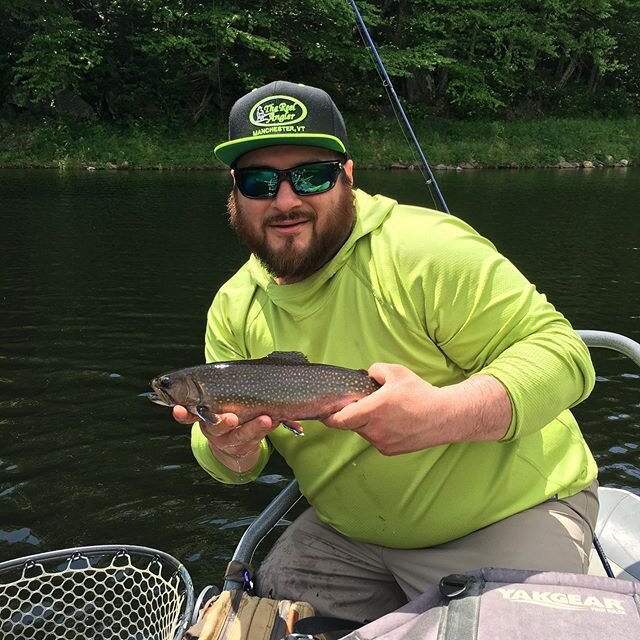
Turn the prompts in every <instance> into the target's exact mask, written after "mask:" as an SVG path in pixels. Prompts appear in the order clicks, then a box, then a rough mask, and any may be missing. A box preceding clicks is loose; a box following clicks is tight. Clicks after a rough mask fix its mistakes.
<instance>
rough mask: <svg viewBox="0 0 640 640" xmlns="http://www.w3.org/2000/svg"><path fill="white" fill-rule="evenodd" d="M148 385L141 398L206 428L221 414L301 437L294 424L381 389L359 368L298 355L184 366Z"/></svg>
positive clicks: (275, 354) (317, 417) (290, 353)
mask: <svg viewBox="0 0 640 640" xmlns="http://www.w3.org/2000/svg"><path fill="white" fill-rule="evenodd" d="M150 384H151V388H152V389H153V391H150V392H147V393H143V394H141V395H142V396H145V397H147V398H149V400H151V401H152V402H155V403H156V404H160V405H163V406H167V407H173V406H175V405H182V406H184V407H186V408H187V409H188V410H189V411H190V412H191V413H193V414H194V415H196V416H198V417H199V418H200V419H201V420H203V421H204V422H207V423H209V424H215V423H216V422H217V421H218V420H217V414H220V413H235V414H236V415H237V416H238V418H239V420H240V422H241V423H243V422H247V421H248V420H251V419H253V418H256V417H257V416H261V415H267V416H270V417H271V419H272V420H273V421H274V422H278V423H280V424H282V425H283V426H284V427H285V428H286V429H288V430H289V431H291V432H292V433H295V434H296V435H304V429H303V427H302V425H301V424H299V423H298V420H322V419H323V418H326V417H327V416H329V415H331V414H332V413H335V412H336V411H339V410H340V409H342V408H343V407H345V406H346V405H348V404H350V403H351V402H356V401H357V400H360V399H361V398H364V397H365V396H367V395H369V394H371V393H373V392H374V391H376V390H377V389H379V388H380V384H378V382H376V380H374V379H373V378H371V377H370V376H369V375H368V374H367V372H366V371H365V370H364V369H348V368H345V367H338V366H335V365H329V364H317V363H310V362H309V360H308V359H307V357H306V356H305V355H304V354H303V353H301V352H299V351H274V352H272V353H270V354H269V355H268V356H265V357H264V358H257V359H254V360H230V361H227V362H211V363H209V364H202V365H198V366H195V367H188V368H185V369H179V370H177V371H173V372H169V373H164V374H162V375H159V376H157V377H156V378H154V379H153V380H151V383H150Z"/></svg>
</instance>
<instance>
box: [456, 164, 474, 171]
mask: <svg viewBox="0 0 640 640" xmlns="http://www.w3.org/2000/svg"><path fill="white" fill-rule="evenodd" d="M458 167H459V168H460V169H463V170H465V171H468V170H469V169H477V168H478V167H477V165H475V164H473V163H471V162H460V163H459V164H458Z"/></svg>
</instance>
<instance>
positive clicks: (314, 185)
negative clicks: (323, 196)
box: [291, 162, 341, 195]
mask: <svg viewBox="0 0 640 640" xmlns="http://www.w3.org/2000/svg"><path fill="white" fill-rule="evenodd" d="M340 168H341V165H340V163H339V162H318V163H317V164H307V165H304V166H301V167H297V168H295V169H292V170H291V184H292V185H293V188H294V190H295V192H296V193H298V194H302V195H311V194H313V193H322V192H324V191H328V190H329V189H331V187H333V185H334V184H335V182H336V177H337V176H338V172H339V171H340Z"/></svg>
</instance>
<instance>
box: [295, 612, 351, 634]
mask: <svg viewBox="0 0 640 640" xmlns="http://www.w3.org/2000/svg"><path fill="white" fill-rule="evenodd" d="M362 624H363V623H362V622H356V621H355V620H345V619H344V618H332V617H330V616H308V617H306V618H300V620H298V621H297V622H296V623H295V625H293V631H294V633H299V634H301V635H306V636H315V635H317V634H319V633H325V632H326V631H344V632H348V631H353V630H354V629H358V628H359V627H361V626H362Z"/></svg>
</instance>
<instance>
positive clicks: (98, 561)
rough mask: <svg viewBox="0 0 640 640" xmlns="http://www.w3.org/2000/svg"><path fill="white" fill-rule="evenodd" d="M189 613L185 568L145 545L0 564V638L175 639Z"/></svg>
mask: <svg viewBox="0 0 640 640" xmlns="http://www.w3.org/2000/svg"><path fill="white" fill-rule="evenodd" d="M192 609H193V585H192V582H191V578H190V576H189V574H188V572H187V571H186V569H185V568H184V567H183V566H182V564H180V562H178V561H177V560H176V559H175V558H173V557H171V556H170V555H168V554H166V553H164V552H162V551H157V550H155V549H149V548H147V547H134V546H124V547H123V546H111V545H109V546H96V547H79V548H75V549H63V550H60V551H54V552H50V553H41V554H38V555H34V556H29V557H26V558H19V559H17V560H11V561H9V562H4V563H0V638H2V640H78V639H82V638H99V639H100V640H178V639H179V638H182V636H183V634H184V631H185V629H186V628H187V626H188V625H189V623H190V622H191V611H192Z"/></svg>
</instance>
